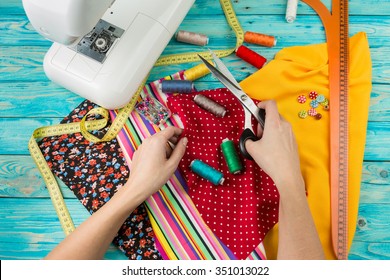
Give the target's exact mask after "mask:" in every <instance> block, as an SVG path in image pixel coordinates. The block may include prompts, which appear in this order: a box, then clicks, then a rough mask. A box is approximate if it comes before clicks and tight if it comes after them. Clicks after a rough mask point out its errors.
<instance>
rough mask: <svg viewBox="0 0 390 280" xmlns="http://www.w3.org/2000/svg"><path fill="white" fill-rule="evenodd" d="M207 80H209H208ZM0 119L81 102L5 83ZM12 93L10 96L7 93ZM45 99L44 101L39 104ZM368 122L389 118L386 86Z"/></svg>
mask: <svg viewBox="0 0 390 280" xmlns="http://www.w3.org/2000/svg"><path fill="white" fill-rule="evenodd" d="M209 78H211V77H209ZM205 80H206V78H202V79H200V80H197V81H195V86H196V88H197V89H198V90H202V89H212V88H219V87H221V84H220V83H219V82H216V81H205ZM0 88H3V89H5V90H3V91H0V117H5V118H22V117H33V118H38V117H39V118H52V117H61V118H62V117H65V116H67V115H68V114H69V113H70V112H71V111H72V110H73V109H74V108H75V107H77V106H78V104H80V103H81V102H82V101H83V100H84V99H83V98H82V97H81V96H78V95H76V94H74V93H72V92H70V91H68V90H66V89H64V88H63V87H61V86H59V85H56V84H54V83H52V82H50V81H45V82H30V83H26V82H5V83H2V84H1V85H0ZM10 93H12V94H10ZM42 100H45V102H41V101H42ZM368 117H369V121H375V122H379V121H387V120H389V119H390V87H389V86H388V85H386V84H373V89H372V93H371V100H370V113H369V115H368Z"/></svg>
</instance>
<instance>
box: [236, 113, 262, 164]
mask: <svg viewBox="0 0 390 280" xmlns="http://www.w3.org/2000/svg"><path fill="white" fill-rule="evenodd" d="M259 116H260V119H261V120H263V123H262V124H261V128H262V129H264V126H263V124H264V122H265V110H264V109H260V110H259ZM249 139H250V140H252V141H257V140H260V138H259V137H257V136H256V135H255V134H254V133H253V131H252V129H250V128H245V129H244V131H243V132H242V134H241V136H240V140H239V147H240V152H241V154H242V155H243V157H244V158H246V159H249V160H253V158H252V156H251V155H250V154H249V153H248V151H247V150H246V148H245V142H246V140H249Z"/></svg>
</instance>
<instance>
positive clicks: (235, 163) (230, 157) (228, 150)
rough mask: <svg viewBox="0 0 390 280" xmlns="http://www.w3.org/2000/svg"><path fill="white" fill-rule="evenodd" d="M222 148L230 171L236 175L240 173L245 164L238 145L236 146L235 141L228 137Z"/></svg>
mask: <svg viewBox="0 0 390 280" xmlns="http://www.w3.org/2000/svg"><path fill="white" fill-rule="evenodd" d="M221 149H222V153H223V156H224V158H225V161H226V163H227V166H228V168H229V172H230V173H232V174H235V175H236V174H240V173H241V171H242V170H243V166H242V163H241V160H240V158H239V156H238V153H237V150H236V147H235V146H234V142H233V141H232V140H229V139H227V138H226V139H224V140H223V141H222V144H221Z"/></svg>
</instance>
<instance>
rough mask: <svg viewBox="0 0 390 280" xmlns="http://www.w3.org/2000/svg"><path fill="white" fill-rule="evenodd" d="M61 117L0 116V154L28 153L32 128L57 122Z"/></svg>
mask: <svg viewBox="0 0 390 280" xmlns="http://www.w3.org/2000/svg"><path fill="white" fill-rule="evenodd" d="M61 119H62V118H51V119H49V118H46V119H33V118H21V119H19V118H9V119H7V118H0V127H1V129H0V143H1V146H2V147H0V154H13V155H23V154H25V155H27V154H29V153H28V148H27V144H28V141H29V139H30V137H31V135H32V133H33V132H34V130H35V129H36V128H38V127H41V126H47V125H53V124H58V123H59V122H60V121H61ZM10 139H12V140H10ZM7 151H8V152H7Z"/></svg>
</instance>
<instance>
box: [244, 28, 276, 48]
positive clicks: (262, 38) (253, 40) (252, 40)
mask: <svg viewBox="0 0 390 280" xmlns="http://www.w3.org/2000/svg"><path fill="white" fill-rule="evenodd" d="M244 42H246V43H249V44H256V45H261V46H265V47H270V48H271V47H274V46H276V42H277V40H276V38H275V37H274V36H270V35H266V34H261V33H256V32H250V31H247V32H245V34H244Z"/></svg>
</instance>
